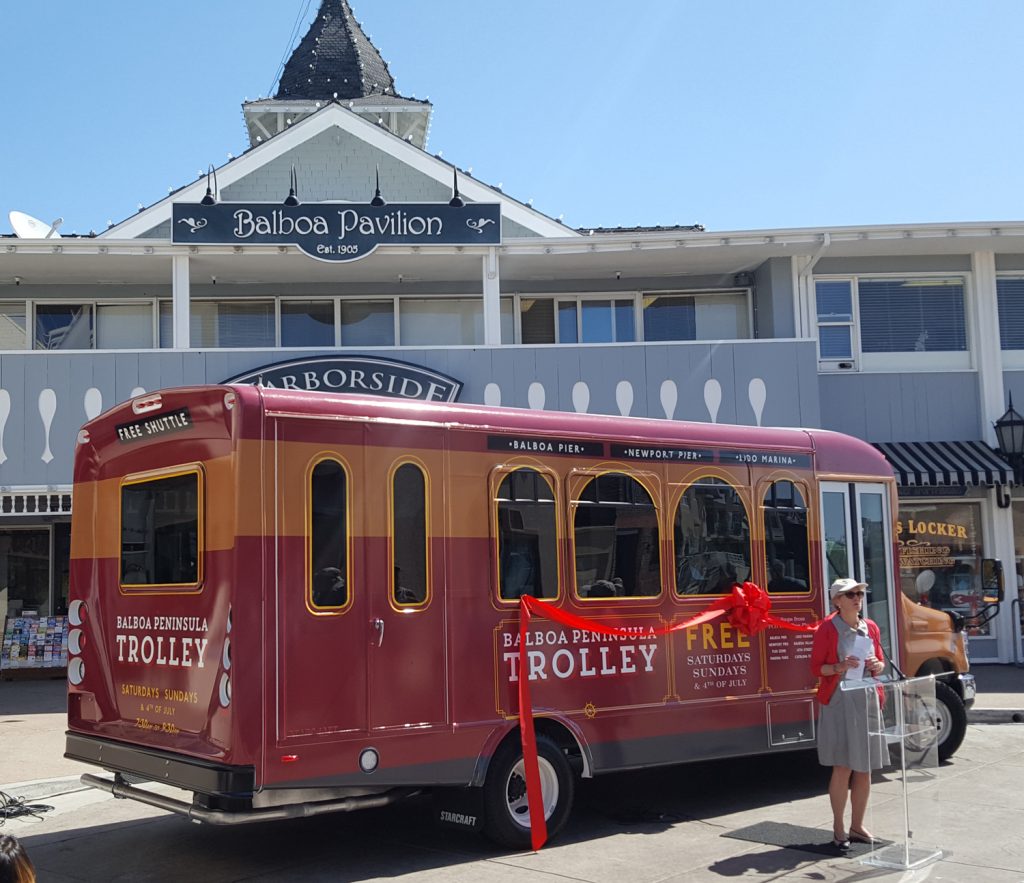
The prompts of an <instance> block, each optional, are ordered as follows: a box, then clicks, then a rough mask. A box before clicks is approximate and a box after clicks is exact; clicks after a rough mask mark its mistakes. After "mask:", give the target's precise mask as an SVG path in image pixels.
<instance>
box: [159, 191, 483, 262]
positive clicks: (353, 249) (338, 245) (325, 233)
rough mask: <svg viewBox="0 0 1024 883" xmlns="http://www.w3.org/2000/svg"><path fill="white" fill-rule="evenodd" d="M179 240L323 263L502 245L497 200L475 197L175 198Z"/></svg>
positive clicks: (175, 232) (176, 238)
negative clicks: (386, 250) (290, 251)
mask: <svg viewBox="0 0 1024 883" xmlns="http://www.w3.org/2000/svg"><path fill="white" fill-rule="evenodd" d="M173 209H174V212H173V223H172V233H171V241H172V242H174V243H176V244H182V245H233V246H234V245H294V246H297V247H298V248H299V249H300V250H301V251H303V252H305V253H306V254H308V255H309V256H310V257H314V258H317V259H318V260H321V261H354V260H357V259H358V258H364V257H366V256H367V255H368V254H371V253H372V252H373V251H374V250H375V249H376V248H377V246H378V245H413V246H430V245H500V244H501V205H500V204H499V203H496V202H494V203H490V202H475V203H468V204H466V205H464V206H452V205H448V203H409V202H406V203H395V204H392V205H380V206H376V205H358V204H355V203H350V202H315V203H309V204H307V205H282V204H281V203H255V202H253V203H249V202H244V203H243V202H221V203H215V204H214V205H202V204H201V203H182V202H179V203H175V204H174V206H173Z"/></svg>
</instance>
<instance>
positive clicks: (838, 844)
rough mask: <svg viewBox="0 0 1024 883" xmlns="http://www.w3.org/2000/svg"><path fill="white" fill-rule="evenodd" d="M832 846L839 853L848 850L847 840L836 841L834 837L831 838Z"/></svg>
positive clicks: (848, 842)
mask: <svg viewBox="0 0 1024 883" xmlns="http://www.w3.org/2000/svg"><path fill="white" fill-rule="evenodd" d="M832 845H833V846H834V847H835V848H836V849H838V850H839V851H840V852H846V850H848V849H849V848H850V841H849V840H837V839H836V838H835V837H833V838H832Z"/></svg>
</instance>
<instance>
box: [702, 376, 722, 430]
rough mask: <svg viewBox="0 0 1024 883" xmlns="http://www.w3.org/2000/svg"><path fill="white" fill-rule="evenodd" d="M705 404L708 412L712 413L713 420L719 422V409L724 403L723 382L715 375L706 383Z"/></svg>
mask: <svg viewBox="0 0 1024 883" xmlns="http://www.w3.org/2000/svg"><path fill="white" fill-rule="evenodd" d="M704 404H705V405H707V409H708V414H710V415H711V422H712V423H717V422H718V409H719V407H721V405H722V384H720V383H719V382H718V381H717V380H715V378H714V377H712V378H711V379H710V380H709V381H707V383H705V384H704Z"/></svg>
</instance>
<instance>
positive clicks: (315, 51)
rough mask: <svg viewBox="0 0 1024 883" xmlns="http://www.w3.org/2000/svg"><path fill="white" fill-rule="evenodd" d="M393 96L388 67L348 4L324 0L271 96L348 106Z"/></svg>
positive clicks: (393, 88) (393, 90)
mask: <svg viewBox="0 0 1024 883" xmlns="http://www.w3.org/2000/svg"><path fill="white" fill-rule="evenodd" d="M394 94H395V81H394V78H393V77H392V76H391V73H390V71H389V70H388V65H387V62H386V61H384V59H383V58H381V55H380V53H379V52H378V51H377V47H376V46H374V45H373V43H371V42H370V40H369V38H368V37H367V36H366V34H364V33H363V29H362V27H361V26H360V24H359V22H357V21H356V17H355V16H354V15H353V14H352V7H351V6H349V4H348V0H322V2H321V3H320V9H319V11H318V12H317V14H316V18H315V19H314V20H313V24H312V25H311V26H310V28H309V31H307V32H306V36H305V37H303V38H302V41H301V42H300V43H299V45H298V46H296V47H295V51H294V52H293V53H292V57H291V58H290V59H288V63H287V64H286V65H285V66H284V72H283V73H282V74H281V80H280V83H279V84H278V87H277V94H276V95H275V96H274V97H275V98H285V99H296V98H300V99H301V98H312V99H314V100H315V99H318V98H319V99H321V100H323V101H330V100H332V99H333V98H337V99H339V100H340V101H349V100H351V99H354V98H366V97H367V96H369V95H394Z"/></svg>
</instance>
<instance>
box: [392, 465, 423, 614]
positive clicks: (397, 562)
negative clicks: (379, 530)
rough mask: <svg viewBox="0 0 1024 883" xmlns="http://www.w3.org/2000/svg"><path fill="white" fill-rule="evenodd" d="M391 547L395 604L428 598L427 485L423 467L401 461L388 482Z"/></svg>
mask: <svg viewBox="0 0 1024 883" xmlns="http://www.w3.org/2000/svg"><path fill="white" fill-rule="evenodd" d="M391 537H392V543H393V546H392V548H393V550H394V571H393V584H392V587H391V591H392V597H393V598H394V601H395V603H396V604H399V605H409V604H423V603H424V602H425V601H426V600H427V488H426V479H425V478H424V476H423V470H421V469H420V468H419V467H418V466H415V465H413V464H412V463H403V464H402V465H401V466H399V467H398V469H397V470H395V475H394V478H393V479H392V484H391Z"/></svg>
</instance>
